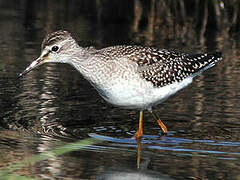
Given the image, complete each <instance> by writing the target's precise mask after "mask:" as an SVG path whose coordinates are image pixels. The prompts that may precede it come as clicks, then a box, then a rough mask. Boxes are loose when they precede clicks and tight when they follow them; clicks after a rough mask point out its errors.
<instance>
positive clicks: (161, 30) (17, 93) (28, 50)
mask: <svg viewBox="0 0 240 180" xmlns="http://www.w3.org/2000/svg"><path fill="white" fill-rule="evenodd" d="M227 2H228V3H225V1H219V2H218V1H216V2H215V1H207V0H205V1H201V2H199V1H190V2H189V1H157V0H156V1H154V0H151V1H146V2H145V1H143V2H142V1H137V0H135V1H117V0H114V1H106V0H104V1H93V0H91V1H88V0H85V1H33V0H31V1H27V0H25V1H24V0H23V1H3V0H0V27H1V28H0V167H5V166H7V165H9V164H11V163H14V162H17V161H20V160H22V159H26V158H28V157H31V156H33V155H36V154H39V153H41V152H47V151H49V150H52V149H54V148H56V147H58V146H61V145H64V144H66V143H72V142H75V141H77V140H81V139H85V138H89V137H92V138H95V139H100V140H101V141H100V142H99V143H96V144H94V145H91V146H87V147H85V148H84V149H83V150H76V151H72V152H70V153H66V154H63V155H61V156H51V157H50V158H49V159H47V160H44V161H40V162H38V163H36V164H33V165H31V166H26V167H24V168H22V169H19V170H17V171H15V173H16V174H20V175H24V176H27V177H31V178H34V179H35V178H37V179H161V178H162V179H240V161H239V160H240V137H239V135H240V122H239V117H240V104H239V98H240V66H239V65H240V63H239V55H240V49H239V42H240V41H239V35H238V34H239V31H238V29H239V22H240V21H239V17H240V13H239V12H238V9H240V8H235V7H236V6H239V5H238V4H237V5H234V4H231V3H229V1H227ZM58 29H65V30H68V31H70V32H72V34H73V35H74V36H75V37H76V38H77V40H78V42H79V44H80V45H82V46H90V45H93V46H97V47H106V46H109V45H117V44H140V45H144V46H145V45H147V46H155V47H157V48H168V49H175V50H177V51H181V52H192V53H199V52H211V51H222V53H223V57H224V60H223V61H221V62H220V63H218V64H217V65H216V66H215V67H213V68H211V69H209V70H208V71H206V72H204V73H203V74H201V75H200V76H198V77H197V78H195V81H194V82H193V83H192V84H191V85H190V86H189V87H187V88H185V89H184V90H182V91H180V92H178V93H177V94H176V95H174V96H173V97H171V98H170V99H168V100H167V101H165V102H164V103H162V104H160V105H158V106H157V107H155V110H157V111H158V112H159V116H160V117H161V119H162V120H163V121H164V122H165V124H166V125H167V127H168V128H169V130H170V132H169V134H167V135H162V133H161V129H160V128H159V127H158V126H157V124H156V122H154V120H153V119H152V116H151V115H150V114H148V113H145V114H144V134H145V135H144V137H143V140H142V144H138V143H137V142H136V141H135V140H134V139H132V138H131V137H132V136H133V135H134V134H135V132H136V128H137V125H138V112H137V111H134V110H123V109H119V108H118V107H113V106H111V105H110V104H107V103H106V102H104V100H102V99H101V97H100V96H99V95H98V94H97V92H96V91H95V89H94V88H93V87H92V86H91V85H90V84H89V83H88V82H87V81H86V80H84V79H83V78H82V76H81V75H80V74H79V73H78V72H77V71H76V70H75V69H73V68H72V67H70V66H69V65H63V64H46V65H44V66H42V67H39V68H37V69H36V70H34V71H32V72H31V73H29V74H28V75H27V76H25V77H24V78H22V79H17V74H18V73H20V72H22V71H23V70H24V69H25V68H26V67H27V65H29V63H30V62H31V61H32V60H34V59H35V58H37V57H38V56H39V53H40V45H41V42H42V40H43V38H44V36H45V34H46V33H48V32H52V31H55V30H58ZM140 148H141V152H140V151H137V150H139V149H140ZM139 156H141V162H140V168H137V159H138V158H139ZM0 179H1V178H0Z"/></svg>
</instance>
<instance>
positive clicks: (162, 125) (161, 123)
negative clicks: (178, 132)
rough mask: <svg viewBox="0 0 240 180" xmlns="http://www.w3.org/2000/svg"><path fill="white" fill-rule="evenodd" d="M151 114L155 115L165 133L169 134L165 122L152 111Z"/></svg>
mask: <svg viewBox="0 0 240 180" xmlns="http://www.w3.org/2000/svg"><path fill="white" fill-rule="evenodd" d="M150 112H151V114H152V115H153V117H154V119H156V121H157V123H158V125H159V126H160V127H161V129H162V131H163V133H165V134H167V133H168V130H167V127H166V126H165V124H163V122H162V121H161V120H160V118H159V117H158V115H156V114H154V113H153V112H152V111H150Z"/></svg>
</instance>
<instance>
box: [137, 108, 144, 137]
mask: <svg viewBox="0 0 240 180" xmlns="http://www.w3.org/2000/svg"><path fill="white" fill-rule="evenodd" d="M142 136H143V111H140V114H139V124H138V130H137V132H136V134H135V137H136V139H140V138H141V137H142Z"/></svg>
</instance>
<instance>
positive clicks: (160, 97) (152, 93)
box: [95, 77, 193, 109]
mask: <svg viewBox="0 0 240 180" xmlns="http://www.w3.org/2000/svg"><path fill="white" fill-rule="evenodd" d="M192 79H193V78H192V77H188V78H186V79H184V80H183V81H181V82H176V83H173V84H171V85H167V86H165V87H160V88H156V87H153V85H152V84H151V82H147V81H145V80H142V79H141V78H140V77H139V79H138V78H137V79H136V80H135V81H133V79H130V80H127V79H126V80H123V79H122V80H116V82H115V83H112V86H111V87H110V88H108V89H104V87H96V86H95V88H96V89H97V90H98V92H99V94H100V95H101V96H102V97H103V98H104V99H105V100H106V101H108V102H109V103H111V104H113V105H116V106H121V107H123V108H127V109H151V107H152V106H154V105H157V104H159V103H161V102H163V101H164V100H166V99H167V98H168V97H169V96H171V95H173V94H175V93H176V92H177V91H179V90H181V89H182V88H184V87H186V86H187V85H189V84H190V83H191V82H192Z"/></svg>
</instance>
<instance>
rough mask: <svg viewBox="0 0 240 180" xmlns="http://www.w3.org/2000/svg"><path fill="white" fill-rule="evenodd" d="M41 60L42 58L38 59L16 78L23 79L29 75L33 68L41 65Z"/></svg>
mask: <svg viewBox="0 0 240 180" xmlns="http://www.w3.org/2000/svg"><path fill="white" fill-rule="evenodd" d="M43 62H44V61H43V59H42V58H38V59H36V60H35V61H33V62H32V63H31V64H30V65H29V66H28V67H27V68H26V69H25V70H24V71H23V72H22V73H20V74H19V75H18V78H21V77H23V76H24V75H25V74H27V73H29V72H30V71H31V70H33V69H34V68H36V67H37V66H39V65H41V64H43Z"/></svg>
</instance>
